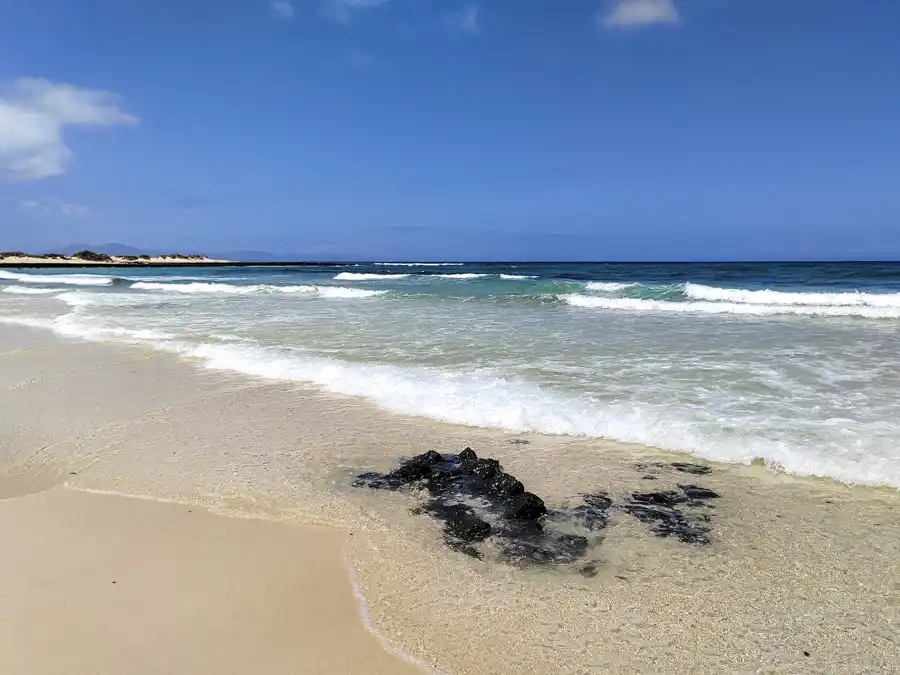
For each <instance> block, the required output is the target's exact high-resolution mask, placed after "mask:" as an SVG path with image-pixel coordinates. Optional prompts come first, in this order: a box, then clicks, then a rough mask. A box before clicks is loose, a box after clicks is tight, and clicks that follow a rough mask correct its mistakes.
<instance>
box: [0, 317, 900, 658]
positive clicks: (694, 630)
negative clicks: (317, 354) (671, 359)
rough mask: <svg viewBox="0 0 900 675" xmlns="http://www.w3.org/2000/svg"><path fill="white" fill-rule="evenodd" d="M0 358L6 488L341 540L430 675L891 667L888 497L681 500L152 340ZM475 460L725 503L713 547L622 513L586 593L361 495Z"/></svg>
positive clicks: (574, 453)
mask: <svg viewBox="0 0 900 675" xmlns="http://www.w3.org/2000/svg"><path fill="white" fill-rule="evenodd" d="M0 337H2V341H0V366H2V367H0V399H2V400H0V411H2V413H3V414H2V417H3V423H2V424H0V469H2V473H9V474H10V475H16V476H21V477H23V479H24V478H28V480H30V481H33V482H35V484H37V483H41V484H44V485H53V484H59V483H65V484H67V485H69V486H70V487H75V488H80V489H90V490H100V491H110V492H116V493H124V494H129V495H139V496H145V497H148V498H152V499H158V500H175V501H178V502H187V503H193V504H201V505H204V506H207V507H210V508H212V509H214V510H216V511H222V512H225V513H229V514H239V515H253V516H262V517H268V518H275V519H279V520H288V521H301V522H307V523H319V524H327V525H337V526H342V527H345V528H347V529H348V530H350V531H351V532H352V536H351V537H350V544H349V548H348V557H349V560H350V562H351V563H352V565H353V566H354V568H355V570H356V581H357V583H358V587H359V589H360V591H361V593H362V595H363V596H364V597H365V600H366V605H367V608H368V616H369V618H370V619H371V621H372V623H373V625H374V626H375V627H376V628H377V629H378V630H379V631H380V632H381V633H382V634H384V635H385V636H386V637H387V638H388V639H389V640H390V641H391V644H392V645H393V647H395V648H397V649H400V650H402V651H403V652H405V653H408V654H411V655H413V656H415V657H417V658H419V659H422V660H423V661H425V662H427V663H428V664H430V665H431V666H433V667H434V668H435V670H436V671H437V672H442V673H445V674H447V675H469V674H471V675H475V674H478V673H484V672H492V673H497V674H498V675H522V674H523V673H534V674H535V675H538V674H540V675H547V674H554V675H556V674H563V673H565V674H567V675H574V674H576V673H580V674H586V673H590V674H591V675H593V674H597V675H600V674H601V673H604V674H605V673H610V672H617V673H618V672H621V673H647V672H697V673H710V674H711V675H712V674H713V673H723V672H726V673H732V672H785V673H806V672H823V673H825V672H827V673H835V674H837V673H840V674H841V675H844V674H846V673H891V672H896V670H897V666H898V664H900V635H898V633H897V627H896V620H895V619H896V616H895V615H896V607H897V606H898V602H900V586H898V585H897V581H896V579H897V575H896V560H897V559H898V555H900V547H898V541H900V540H898V536H897V529H896V522H897V513H898V508H900V503H898V500H897V493H896V491H894V490H876V489H872V488H850V487H848V486H843V485H840V484H839V483H835V482H833V481H825V480H810V479H800V478H793V477H791V476H788V475H786V474H775V473H771V472H766V471H764V470H763V469H762V468H761V467H726V466H723V465H715V466H713V467H712V469H711V472H710V473H709V474H708V475H702V476H690V478H689V479H687V477H686V476H685V475H684V474H680V473H677V472H675V471H673V470H671V469H670V468H665V467H662V468H659V467H650V468H648V467H645V466H639V463H640V464H641V465H643V464H646V463H653V462H656V461H662V462H664V464H665V465H666V466H668V463H669V462H671V461H672V460H673V458H672V457H671V456H666V455H664V454H663V453H660V452H659V451H654V450H653V449H652V448H644V447H640V446H626V445H624V444H621V443H614V442H610V441H603V440H597V439H577V438H571V437H566V436H558V435H557V436H547V435H538V434H509V433H504V432H501V431H498V430H494V429H482V428H473V427H463V426H454V425H448V424H443V423H440V422H436V421H432V420H428V419H425V418H422V417H410V416H399V415H394V414H390V413H388V412H386V411H383V410H378V409H376V408H375V407H374V406H373V405H372V404H371V403H370V402H367V401H366V400H365V399H364V398H361V397H355V396H338V395H334V394H328V393H326V394H322V393H321V392H318V391H316V389H317V387H311V386H307V385H304V384H302V383H297V382H293V381H280V382H271V381H270V382H267V381H265V380H260V379H258V378H253V377H247V376H243V375H240V374H237V373H234V372H233V371H230V370H221V371H219V372H215V373H211V372H210V371H209V370H206V369H204V368H203V365H204V362H203V361H200V360H197V359H192V362H185V360H184V358H183V357H182V356H180V355H178V354H175V353H166V352H165V351H160V350H159V349H157V348H156V347H154V344H155V343H154V342H152V341H150V342H147V343H146V344H143V345H141V346H137V347H135V346H127V345H118V344H115V343H113V344H104V345H99V344H90V343H88V342H85V341H84V340H71V339H66V340H59V339H57V338H55V337H54V336H53V335H51V334H50V333H49V332H46V331H43V332H40V331H34V330H23V329H13V328H4V329H3V330H2V331H0ZM466 445H471V446H472V447H474V448H476V449H477V450H478V452H479V454H480V455H482V456H492V457H496V458H497V459H499V460H500V461H501V462H502V464H503V466H504V468H505V470H507V471H508V472H510V473H512V474H514V475H515V476H516V477H518V478H519V479H520V480H522V482H523V483H524V484H525V486H526V488H527V489H529V490H532V491H534V492H535V493H536V494H539V495H540V496H541V497H543V498H544V499H545V500H546V502H547V505H548V506H550V507H556V508H560V509H567V508H571V507H575V506H576V505H577V504H579V503H580V502H581V499H582V498H581V495H582V494H583V493H585V492H597V491H607V492H609V495H610V497H611V498H613V499H614V500H615V502H616V503H617V504H621V503H623V501H624V500H626V499H628V498H629V495H631V494H632V493H633V492H634V491H647V490H670V489H674V488H675V487H676V486H677V484H678V483H684V482H688V480H689V482H691V483H696V484H698V485H701V486H703V487H705V488H708V489H712V490H715V492H716V493H717V494H719V495H720V498H718V499H716V500H715V504H714V508H713V509H708V510H707V513H708V515H709V517H710V521H709V525H710V543H709V544H708V545H692V544H688V543H684V542H682V541H679V540H678V539H677V538H673V537H667V538H662V537H659V536H655V535H654V534H653V532H652V530H651V528H650V527H649V526H648V524H646V523H644V522H641V521H640V520H639V519H637V518H635V517H634V516H633V515H632V514H630V513H628V512H627V511H626V510H623V509H618V508H617V509H614V510H612V511H611V513H610V521H609V525H608V527H607V528H605V529H604V530H603V532H602V533H601V534H602V540H600V541H598V542H595V546H594V547H593V548H592V549H591V551H590V552H589V556H590V558H591V559H592V560H593V561H596V564H597V569H598V574H597V576H595V577H591V578H584V577H583V576H581V575H580V574H578V572H577V569H575V567H577V566H573V565H566V564H562V565H550V566H548V565H530V564H524V565H517V564H508V563H505V562H501V561H498V560H497V558H496V556H495V555H492V554H491V552H492V550H493V549H494V548H496V547H495V546H494V542H491V541H487V542H485V553H486V555H485V558H484V559H483V560H476V559H473V558H471V557H469V556H467V555H464V554H462V553H458V552H456V551H454V550H451V549H449V548H447V547H446V546H445V545H444V544H443V541H442V532H441V524H440V523H439V522H437V521H435V520H434V519H433V518H430V517H428V516H425V515H419V514H416V513H414V512H413V509H414V507H416V506H417V505H418V504H419V503H420V502H421V499H422V495H421V494H418V493H417V491H416V490H401V491H397V492H387V491H377V490H368V489H363V488H353V487H352V477H353V476H355V475H356V474H357V473H358V472H361V471H368V470H376V471H387V470H390V469H391V468H392V467H393V466H395V465H396V462H397V460H398V459H399V458H401V457H404V456H406V457H408V456H410V455H413V454H417V453H420V452H423V451H425V450H440V451H442V452H458V451H459V450H460V449H461V448H462V447H464V446H466ZM648 473H652V474H653V475H654V478H653V479H652V480H649V481H648V480H647V479H646V478H645V476H646V475H647V474H648ZM547 527H548V529H549V528H550V524H549V523H548V524H547ZM807 654H808V655H809V656H807Z"/></svg>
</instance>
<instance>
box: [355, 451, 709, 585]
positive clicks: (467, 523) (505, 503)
mask: <svg viewBox="0 0 900 675" xmlns="http://www.w3.org/2000/svg"><path fill="white" fill-rule="evenodd" d="M679 465H680V466H681V467H682V468H679ZM658 466H659V467H664V466H665V465H663V464H661V463H659V464H658ZM672 466H673V467H674V468H675V469H676V470H678V471H682V472H684V473H694V474H697V475H699V474H703V473H708V472H709V469H708V467H703V466H700V465H689V464H685V463H675V464H672ZM684 467H688V468H684ZM353 486H354V487H369V488H373V489H386V490H398V489H401V488H403V487H420V488H424V489H425V490H426V491H427V494H428V498H427V499H426V500H425V501H424V502H423V503H422V505H421V506H420V507H418V508H416V509H414V512H415V513H427V514H429V515H430V516H432V517H434V518H436V519H438V520H440V521H441V522H443V524H444V540H445V542H446V543H447V545H448V546H450V547H451V548H453V549H454V550H457V551H460V552H462V553H465V554H467V555H470V556H473V557H476V558H481V557H483V555H484V550H483V549H482V548H481V547H482V546H483V545H484V544H485V543H487V544H489V545H490V547H491V548H493V549H495V550H496V551H497V552H498V554H499V556H500V558H501V559H502V560H504V561H506V562H509V563H513V564H518V565H522V564H535V565H568V564H572V563H575V562H577V561H581V563H580V564H581V567H580V568H579V571H580V573H581V574H583V575H584V576H594V575H596V574H597V571H598V569H597V565H598V563H597V561H596V560H594V561H592V562H588V561H586V560H585V557H586V556H587V554H588V553H589V552H590V550H591V548H592V547H595V546H596V545H598V544H599V543H600V542H601V541H602V534H598V533H600V532H602V530H604V529H605V528H606V527H607V525H608V523H609V519H610V513H611V511H613V510H614V509H619V510H621V511H624V512H625V513H628V514H630V515H632V516H633V517H635V518H637V519H638V520H640V521H641V522H644V523H647V524H648V525H649V526H650V530H651V532H653V533H654V534H655V535H656V536H659V537H675V538H677V539H679V540H680V541H682V542H685V543H690V544H700V545H705V544H709V543H710V540H709V536H708V535H709V532H710V527H709V522H710V517H709V516H708V515H706V514H698V513H696V512H694V511H693V509H694V508H696V507H702V506H707V507H709V508H711V505H709V504H708V501H709V500H710V499H715V498H718V496H719V495H718V494H716V493H715V492H713V491H712V490H709V489H707V488H703V487H700V486H696V485H678V490H677V491H676V490H668V491H659V492H633V493H632V494H631V495H630V497H629V498H628V500H627V501H626V502H624V503H622V504H618V505H616V504H614V502H613V500H612V498H610V497H609V495H608V494H606V493H605V492H597V493H590V494H585V495H582V500H583V503H582V504H580V505H578V506H575V507H572V508H569V509H554V510H552V511H551V510H548V509H547V506H546V505H545V504H544V501H543V500H542V499H541V498H540V497H538V496H537V495H535V494H533V493H531V492H526V491H525V487H524V485H522V483H521V482H520V481H519V480H518V479H516V478H515V477H514V476H512V475H510V474H508V473H506V472H504V471H503V468H502V466H501V465H500V463H499V462H498V461H497V460H495V459H491V458H479V457H478V455H477V454H476V453H475V451H474V450H472V449H471V448H466V449H465V450H463V451H462V452H461V453H459V454H458V455H454V454H444V455H442V454H440V453H437V452H435V451H433V450H432V451H429V452H426V453H424V454H422V455H418V456H416V457H413V458H411V459H407V460H405V461H403V462H402V463H401V465H400V466H399V467H398V468H397V469H394V470H393V471H391V472H390V473H387V474H379V473H365V474H360V475H359V476H357V478H356V480H354V481H353ZM572 530H575V532H573V531H572ZM585 562H588V564H587V565H585V564H584V563H585Z"/></svg>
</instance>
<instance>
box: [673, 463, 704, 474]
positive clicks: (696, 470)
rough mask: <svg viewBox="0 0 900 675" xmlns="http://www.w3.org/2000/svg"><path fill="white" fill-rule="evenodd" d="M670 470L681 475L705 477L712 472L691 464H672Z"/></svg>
mask: <svg viewBox="0 0 900 675" xmlns="http://www.w3.org/2000/svg"><path fill="white" fill-rule="evenodd" d="M672 468H674V469H675V470H676V471H681V473H692V474H694V475H695V476H705V475H706V474H708V473H711V472H712V469H710V468H709V467H708V466H703V465H702V464H692V463H691V462H672Z"/></svg>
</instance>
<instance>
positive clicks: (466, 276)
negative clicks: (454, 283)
mask: <svg viewBox="0 0 900 675" xmlns="http://www.w3.org/2000/svg"><path fill="white" fill-rule="evenodd" d="M435 276H437V277H440V278H441V279H483V278H484V277H487V276H490V275H489V274H475V273H474V272H464V273H463V274H436V275H435Z"/></svg>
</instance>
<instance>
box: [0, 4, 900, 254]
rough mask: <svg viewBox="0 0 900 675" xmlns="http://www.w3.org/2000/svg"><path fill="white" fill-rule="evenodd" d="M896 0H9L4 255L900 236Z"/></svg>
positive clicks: (1, 112)
mask: <svg viewBox="0 0 900 675" xmlns="http://www.w3.org/2000/svg"><path fill="white" fill-rule="evenodd" d="M898 36H900V1H898V0H480V1H474V2H470V1H469V0H459V1H457V0H278V1H274V2H273V1H270V0H0V250H3V249H6V250H14V249H25V250H37V251H44V252H46V251H49V250H52V249H54V248H60V247H63V246H66V245H69V244H73V243H85V244H93V245H99V244H103V243H107V242H121V243H124V244H129V245H132V246H136V247H139V248H148V249H155V250H157V249H164V250H171V251H184V252H193V251H202V252H206V253H223V252H239V251H268V252H271V253H273V254H275V255H276V257H291V258H302V259H370V260H372V259H376V260H377V259H386V258H389V259H409V260H413V259H431V260H441V259H443V260H448V259H471V260H548V259H552V260H710V259H715V260H752V259H835V258H837V259H866V258H868V259H895V258H900V80H898V77H900V75H898V73H900V39H898Z"/></svg>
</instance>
